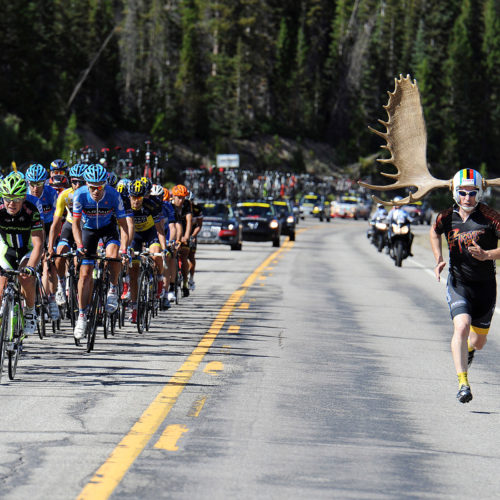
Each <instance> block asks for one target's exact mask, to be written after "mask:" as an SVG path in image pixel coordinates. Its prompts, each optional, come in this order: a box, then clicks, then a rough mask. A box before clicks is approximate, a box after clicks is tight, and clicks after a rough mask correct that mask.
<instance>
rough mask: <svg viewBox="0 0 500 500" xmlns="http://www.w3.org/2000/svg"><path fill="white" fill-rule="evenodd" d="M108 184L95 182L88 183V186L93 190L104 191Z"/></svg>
mask: <svg viewBox="0 0 500 500" xmlns="http://www.w3.org/2000/svg"><path fill="white" fill-rule="evenodd" d="M105 185H106V184H98V185H95V184H87V186H88V187H89V189H90V190H91V191H102V190H103V189H104V186H105Z"/></svg>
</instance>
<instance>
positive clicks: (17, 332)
mask: <svg viewBox="0 0 500 500" xmlns="http://www.w3.org/2000/svg"><path fill="white" fill-rule="evenodd" d="M17 305H18V309H17V313H18V314H17V315H16V311H14V310H13V317H12V321H11V325H12V330H11V338H10V342H9V349H8V351H7V352H8V354H9V378H10V380H14V377H15V376H16V371H17V363H18V361H19V358H20V357H21V352H22V350H23V332H22V325H23V323H24V318H23V314H22V308H21V306H20V304H17ZM14 307H15V306H14Z"/></svg>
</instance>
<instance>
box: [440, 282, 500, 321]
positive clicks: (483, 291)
mask: <svg viewBox="0 0 500 500" xmlns="http://www.w3.org/2000/svg"><path fill="white" fill-rule="evenodd" d="M446 300H447V302H448V307H449V308H450V314H451V318H452V319H453V318H454V317H455V316H457V315H458V314H468V315H469V316H470V317H471V325H472V326H475V327H477V328H481V329H486V330H487V329H488V328H489V327H490V325H491V318H492V317H493V313H494V312H495V304H496V300H497V283H496V280H489V281H475V282H468V283H463V282H461V281H459V280H457V279H456V278H453V277H452V275H451V274H449V275H448V282H447V284H446Z"/></svg>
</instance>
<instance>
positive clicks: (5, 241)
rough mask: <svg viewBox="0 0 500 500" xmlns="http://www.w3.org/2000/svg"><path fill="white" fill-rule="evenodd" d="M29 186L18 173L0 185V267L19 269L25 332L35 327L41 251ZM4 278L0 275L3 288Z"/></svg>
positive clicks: (38, 224) (39, 228)
mask: <svg viewBox="0 0 500 500" xmlns="http://www.w3.org/2000/svg"><path fill="white" fill-rule="evenodd" d="M27 192H28V187H27V184H26V180H25V179H24V178H23V176H22V175H20V174H19V173H13V174H11V175H8V176H7V177H6V178H5V179H3V181H2V182H1V184H0V195H1V196H2V198H3V201H2V204H0V266H1V267H2V268H3V269H19V270H20V271H23V272H24V274H21V275H19V283H20V285H21V290H22V293H23V295H24V299H25V301H26V306H25V310H24V321H25V323H24V333H25V334H26V335H31V334H33V333H35V330H36V313H35V268H36V267H37V266H38V264H39V263H40V259H41V258H42V253H43V242H44V234H43V223H42V219H41V217H40V212H39V211H38V209H37V207H36V205H34V204H33V203H31V202H30V201H28V200H26V195H27ZM5 282H6V278H4V277H0V288H1V289H2V290H3V288H4V286H5Z"/></svg>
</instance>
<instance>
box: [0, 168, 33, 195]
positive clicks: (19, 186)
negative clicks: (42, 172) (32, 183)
mask: <svg viewBox="0 0 500 500" xmlns="http://www.w3.org/2000/svg"><path fill="white" fill-rule="evenodd" d="M27 192H28V186H27V184H26V180H25V179H24V176H23V175H21V173H20V172H12V173H10V174H9V175H8V176H7V177H6V178H5V179H4V180H3V181H2V183H1V184H0V195H2V196H11V197H15V198H21V197H23V196H26V193H27Z"/></svg>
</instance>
